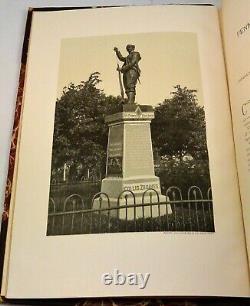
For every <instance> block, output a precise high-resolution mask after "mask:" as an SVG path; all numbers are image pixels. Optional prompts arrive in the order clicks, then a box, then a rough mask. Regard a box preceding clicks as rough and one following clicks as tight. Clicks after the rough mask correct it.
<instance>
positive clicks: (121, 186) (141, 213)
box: [93, 176, 172, 220]
mask: <svg viewBox="0 0 250 306" xmlns="http://www.w3.org/2000/svg"><path fill="white" fill-rule="evenodd" d="M101 192H103V193H106V194H107V195H112V196H109V203H108V199H107V198H106V197H105V196H104V195H103V196H102V200H101V204H100V198H96V199H95V200H94V202H93V209H100V208H108V207H109V206H110V208H113V207H117V209H113V210H111V211H110V216H111V217H118V218H119V219H128V220H133V219H134V218H136V219H139V218H142V217H144V218H148V217H151V216H152V217H158V216H163V215H166V214H172V209H171V206H170V204H166V205H157V203H158V202H159V203H164V202H165V203H166V202H167V201H168V200H169V199H168V198H167V197H166V196H164V195H162V194H161V191H160V181H159V178H158V177H157V176H153V177H146V178H142V177H138V178H137V179H135V178H134V177H133V178H132V179H129V178H126V179H124V178H117V177H114V178H105V179H103V181H102V189H101ZM150 203H153V204H155V205H148V204H150ZM134 204H136V205H143V206H139V207H128V208H126V207H124V208H119V207H121V206H126V205H128V206H129V205H134ZM103 213H105V214H108V212H107V211H106V212H105V211H104V212H103Z"/></svg>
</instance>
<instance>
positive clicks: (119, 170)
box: [93, 45, 172, 219]
mask: <svg viewBox="0 0 250 306" xmlns="http://www.w3.org/2000/svg"><path fill="white" fill-rule="evenodd" d="M134 49H135V46H133V45H127V51H128V53H129V55H128V56H127V57H123V56H122V55H121V53H120V51H119V50H118V49H117V48H114V50H115V52H116V55H117V57H118V58H119V59H120V60H121V61H123V62H124V65H123V66H122V68H119V67H118V68H117V70H118V72H119V80H120V86H121V95H122V96H123V88H122V85H123V86H124V88H125V93H126V95H127V100H125V101H124V102H125V103H124V104H123V106H122V109H121V111H120V112H118V113H115V114H110V115H108V116H106V118H105V121H106V123H107V124H108V125H109V135H108V148H107V163H106V177H105V178H104V179H103V180H102V186H101V192H103V193H106V194H107V195H108V197H109V199H110V207H116V206H117V205H119V206H121V205H125V203H127V204H128V205H130V204H134V203H136V204H144V205H145V206H144V209H142V207H136V209H134V208H132V207H131V208H128V209H127V218H128V219H134V217H135V216H134V214H136V218H141V217H142V216H143V214H144V217H150V216H151V214H152V216H153V217H156V216H159V214H160V215H165V214H166V213H167V212H168V214H171V213H172V211H171V207H170V205H169V204H168V205H167V206H166V205H162V206H158V205H153V206H152V207H150V206H147V205H146V204H148V203H150V202H152V203H158V202H166V200H167V198H166V196H164V195H162V194H161V188H160V180H159V178H158V177H157V176H155V172H154V159H153V149H152V140H151V130H150V123H151V120H152V119H153V118H154V110H153V107H152V106H150V105H138V104H136V103H135V95H136V84H137V81H138V79H139V76H140V68H139V65H138V62H139V61H140V59H141V56H140V54H139V52H135V51H134ZM121 73H122V74H123V84H122V82H121ZM120 195H121V197H120V199H118V197H119V196H120ZM125 195H127V202H126V200H125V198H124V196H125ZM99 206H100V204H99V199H98V198H97V199H96V200H95V201H94V204H93V208H94V209H97V208H99ZM107 206H108V201H107V199H105V197H103V200H102V208H104V207H107ZM111 215H113V216H114V215H116V216H118V217H119V218H121V219H123V218H125V217H126V209H118V210H117V211H116V210H112V212H111Z"/></svg>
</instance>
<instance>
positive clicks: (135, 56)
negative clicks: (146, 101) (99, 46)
mask: <svg viewBox="0 0 250 306" xmlns="http://www.w3.org/2000/svg"><path fill="white" fill-rule="evenodd" d="M126 50H127V51H128V56H127V57H123V56H122V54H121V52H120V51H119V50H118V48H116V47H115V48H114V51H115V53H116V55H117V57H118V58H119V60H120V61H122V62H124V64H123V66H122V68H117V70H118V71H119V72H121V73H123V86H124V89H125V92H126V95H127V97H128V103H135V95H136V91H135V87H136V83H137V81H138V79H139V77H140V73H141V70H140V68H139V65H138V62H139V61H140V59H141V56H140V53H139V52H136V51H135V46H134V45H127V46H126Z"/></svg>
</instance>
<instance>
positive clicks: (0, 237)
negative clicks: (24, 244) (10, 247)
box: [0, 9, 33, 289]
mask: <svg viewBox="0 0 250 306" xmlns="http://www.w3.org/2000/svg"><path fill="white" fill-rule="evenodd" d="M32 12H33V10H32V9H30V10H29V12H28V16H27V21H26V27H25V35H24V41H23V49H22V59H21V67H20V74H19V83H18V90H17V98H16V106H15V114H14V123H13V129H12V136H11V144H10V154H9V168H8V174H7V181H6V188H5V196H4V211H3V214H2V223H1V234H0V289H1V288H2V276H3V265H4V255H5V246H6V237H7V231H8V223H9V210H10V200H11V193H12V185H13V178H14V169H15V162H16V153H17V142H18V137H19V126H20V117H21V111H22V105H23V90H24V82H25V72H26V62H27V52H28V43H29V36H30V29H31V20H32Z"/></svg>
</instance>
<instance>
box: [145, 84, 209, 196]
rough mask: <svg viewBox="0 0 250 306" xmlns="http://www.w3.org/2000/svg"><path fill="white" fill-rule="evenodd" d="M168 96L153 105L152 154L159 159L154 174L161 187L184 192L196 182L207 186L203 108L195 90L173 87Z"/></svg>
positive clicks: (207, 173)
mask: <svg viewBox="0 0 250 306" xmlns="http://www.w3.org/2000/svg"><path fill="white" fill-rule="evenodd" d="M174 89H175V90H174V91H173V92H172V93H171V95H172V97H171V98H170V99H165V100H164V101H163V102H162V103H160V104H159V105H158V106H157V107H156V108H155V119H154V120H153V121H152V125H151V131H152V139H153V147H154V153H155V156H157V157H158V159H159V160H160V161H159V162H158V164H160V167H159V168H158V169H157V175H159V176H160V178H161V183H162V187H164V188H167V187H169V186H171V185H177V186H179V187H180V188H182V190H183V191H187V189H188V188H189V187H190V186H191V185H197V186H199V187H201V188H202V189H203V191H207V189H208V187H209V186H210V175H209V163H208V152H207V143H206V124H205V112H204V108H203V107H201V106H199V105H198V103H197V98H196V90H190V89H187V88H186V87H183V88H182V87H181V86H179V85H177V86H174Z"/></svg>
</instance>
